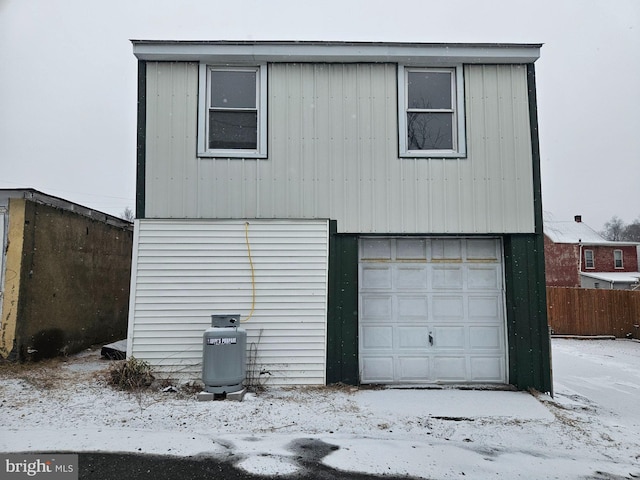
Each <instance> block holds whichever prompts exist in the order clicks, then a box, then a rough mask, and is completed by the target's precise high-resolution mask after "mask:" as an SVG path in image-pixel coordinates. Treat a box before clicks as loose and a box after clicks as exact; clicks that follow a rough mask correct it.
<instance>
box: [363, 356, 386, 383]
mask: <svg viewBox="0 0 640 480" xmlns="http://www.w3.org/2000/svg"><path fill="white" fill-rule="evenodd" d="M361 360H362V369H361V372H360V380H361V381H362V382H364V383H382V382H385V383H387V382H393V381H394V369H393V363H394V362H393V356H392V355H387V356H376V357H370V356H363V357H361Z"/></svg>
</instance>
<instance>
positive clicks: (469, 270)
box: [359, 237, 507, 384]
mask: <svg viewBox="0 0 640 480" xmlns="http://www.w3.org/2000/svg"><path fill="white" fill-rule="evenodd" d="M359 251H360V262H359V277H360V278H359V285H360V287H359V288H360V301H359V348H360V353H359V356H360V380H361V382H362V383H385V384H408V383H435V382H442V383H447V382H449V383H468V382H475V383H506V381H507V378H506V348H505V344H506V340H505V321H504V313H503V312H504V307H503V303H504V300H503V289H502V285H503V273H502V248H501V243H500V240H499V239H495V238H482V239H472V238H466V239H465V238H455V239H454V238H416V237H403V238H379V237H378V238H362V239H361V240H360V247H359Z"/></svg>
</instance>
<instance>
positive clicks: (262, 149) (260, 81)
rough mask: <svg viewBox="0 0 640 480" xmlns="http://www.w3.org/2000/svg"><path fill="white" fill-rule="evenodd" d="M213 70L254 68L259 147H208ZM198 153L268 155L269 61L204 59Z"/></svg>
mask: <svg viewBox="0 0 640 480" xmlns="http://www.w3.org/2000/svg"><path fill="white" fill-rule="evenodd" d="M213 70H226V71H255V72H256V108H257V111H258V127H257V128H258V131H257V148H255V149H240V148H238V149H235V148H225V149H213V148H209V147H208V145H209V105H210V95H211V89H210V88H209V85H210V73H211V71H213ZM198 157H211V158H214V157H219V158H267V64H266V63H258V64H254V65H216V64H206V63H201V64H200V67H199V71H198Z"/></svg>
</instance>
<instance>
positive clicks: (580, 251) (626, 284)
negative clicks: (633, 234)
mask: <svg viewBox="0 0 640 480" xmlns="http://www.w3.org/2000/svg"><path fill="white" fill-rule="evenodd" d="M544 234H545V238H544V250H545V271H546V284H547V285H548V286H551V287H582V288H607V289H622V290H629V289H635V288H638V286H639V285H640V272H639V271H638V270H639V269H638V248H637V247H638V243H635V242H612V241H608V240H605V239H604V238H603V237H602V236H601V235H600V234H598V233H597V232H596V231H595V230H593V229H592V228H591V227H589V226H588V225H586V224H585V223H584V222H582V217H581V216H580V215H577V216H576V217H575V219H574V221H565V222H558V221H547V220H545V222H544Z"/></svg>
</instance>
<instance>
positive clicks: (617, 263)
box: [613, 250, 624, 268]
mask: <svg viewBox="0 0 640 480" xmlns="http://www.w3.org/2000/svg"><path fill="white" fill-rule="evenodd" d="M613 266H614V267H615V268H624V265H623V264H622V250H614V251H613Z"/></svg>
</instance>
